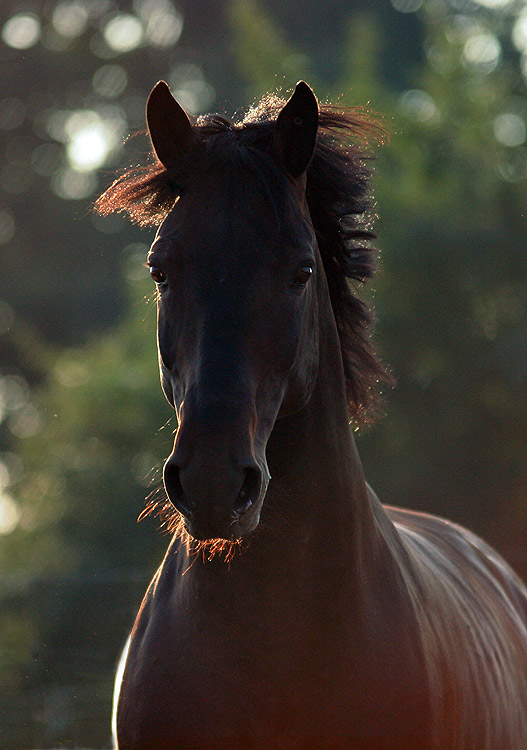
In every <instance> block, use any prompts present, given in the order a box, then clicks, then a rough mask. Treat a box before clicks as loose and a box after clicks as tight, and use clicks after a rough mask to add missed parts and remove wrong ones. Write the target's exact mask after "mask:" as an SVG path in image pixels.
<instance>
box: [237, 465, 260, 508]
mask: <svg viewBox="0 0 527 750" xmlns="http://www.w3.org/2000/svg"><path fill="white" fill-rule="evenodd" d="M244 471H245V479H244V481H243V484H242V486H241V489H240V491H239V493H238V497H237V498H236V501H235V503H234V514H235V515H236V516H241V515H243V513H246V512H247V511H248V510H249V508H250V507H251V505H252V504H253V503H254V502H255V501H256V500H257V499H258V494H259V492H260V471H259V470H258V469H254V468H248V469H244Z"/></svg>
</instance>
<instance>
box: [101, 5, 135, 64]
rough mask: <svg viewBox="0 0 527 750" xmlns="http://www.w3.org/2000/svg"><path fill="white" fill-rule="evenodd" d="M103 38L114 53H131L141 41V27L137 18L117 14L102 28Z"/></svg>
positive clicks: (125, 14) (127, 14) (126, 14)
mask: <svg viewBox="0 0 527 750" xmlns="http://www.w3.org/2000/svg"><path fill="white" fill-rule="evenodd" d="M103 37H104V41H105V42H106V44H107V45H108V46H109V47H110V49H112V50H113V51H114V52H117V53H118V54H122V53H124V52H131V51H132V50H133V49H136V48H137V47H139V45H140V44H141V42H142V41H143V25H142V23H141V21H140V20H139V19H138V18H137V16H133V15H131V14H130V13H118V14H117V15H116V16H114V17H113V18H112V19H111V20H110V21H108V23H107V24H106V26H105V27H104V29H103Z"/></svg>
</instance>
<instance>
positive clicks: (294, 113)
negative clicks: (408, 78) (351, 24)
mask: <svg viewBox="0 0 527 750" xmlns="http://www.w3.org/2000/svg"><path fill="white" fill-rule="evenodd" d="M147 119H148V125H149V132H150V135H151V139H152V143H153V147H154V151H155V154H156V157H157V160H156V162H155V163H154V164H152V165H151V166H150V167H147V168H146V169H144V170H143V171H141V170H140V171H136V172H131V173H128V174H126V175H124V177H122V178H120V179H119V180H117V181H116V182H115V183H114V184H113V185H112V186H111V187H110V188H109V189H108V190H107V191H106V193H105V194H104V195H103V196H101V198H100V199H99V202H98V208H99V210H100V211H101V212H103V213H109V212H111V211H115V210H126V211H128V212H129V213H130V215H131V216H132V219H134V220H136V221H138V222H139V223H143V224H146V223H157V224H160V226H159V229H158V232H157V235H156V239H155V241H154V244H153V245H152V249H151V251H150V253H149V257H148V265H149V267H150V273H151V275H152V278H153V279H154V281H155V282H156V284H157V289H158V344H159V360H160V368H161V379H162V385H163V389H164V391H165V394H166V396H167V398H168V400H169V401H170V403H171V404H172V405H173V407H174V408H175V409H176V411H177V414H178V422H179V426H178V431H177V434H176V438H175V442H174V449H173V451H172V453H171V455H170V457H169V459H168V460H167V462H166V464H165V468H164V486H165V490H166V494H167V499H166V501H165V506H164V510H165V511H167V510H172V512H173V518H172V520H171V521H170V523H171V524H172V528H173V529H174V530H175V532H176V533H175V534H174V539H173V541H172V542H171V544H170V547H169V549H168V552H167V555H166V557H165V559H164V561H163V563H162V565H161V567H160V569H159V570H158V572H157V574H156V575H155V577H154V579H153V581H152V583H151V585H150V587H149V589H148V591H147V593H146V596H145V599H144V601H143V604H142V605H141V609H140V611H139V614H138V616H137V619H136V622H135V625H134V628H133V631H132V634H131V639H130V643H129V647H128V650H127V653H126V654H125V655H124V657H123V670H122V674H120V676H119V680H118V685H117V690H116V717H115V718H116V733H117V742H118V747H119V750H200V749H202V750H220V749H221V750H234V748H236V749H240V750H243V749H245V748H247V749H248V748H254V750H263V748H268V749H273V750H278V749H281V748H283V749H284V750H297V749H298V750H300V749H301V748H302V749H305V750H324V748H326V749H327V750H330V749H331V750H403V749H404V750H431V749H432V748H435V749H436V750H526V748H527V630H526V622H527V594H526V590H525V588H524V587H523V585H522V584H521V582H520V581H519V580H518V579H517V578H516V576H515V575H514V573H513V572H512V571H511V570H510V568H509V567H508V566H507V565H506V564H505V563H504V561H503V560H502V559H501V558H500V557H499V556H498V555H497V554H496V553H495V552H493V551H492V550H491V549H489V547H487V546H486V545H485V544H484V543H483V542H482V541H480V540H479V539H478V538H476V537H475V536H473V535H472V534H470V533H469V532H467V531H465V530H464V529H461V528H460V527H458V526H456V525H454V524H451V523H449V522H447V521H443V520H441V519H438V518H434V517H431V516H428V515H424V514H419V513H411V512H407V511H403V510H397V509H393V508H383V507H382V506H381V505H380V503H379V502H378V500H377V498H376V497H375V495H374V494H373V492H372V491H371V490H370V489H369V488H368V487H367V485H366V483H365V480H364V477H363V473H362V469H361V464H360V461H359V458H358V455H357V453H356V450H355V446H354V441H353V437H352V434H351V432H350V429H349V425H348V415H349V413H350V412H351V415H352V416H353V417H354V418H355V419H360V417H361V415H362V413H363V411H364V410H365V408H366V407H367V406H368V405H369V403H370V401H371V399H372V395H373V390H372V386H373V384H374V383H375V382H376V381H378V380H380V379H382V377H383V370H382V367H381V366H380V364H379V363H378V362H377V360H376V359H375V356H374V354H373V351H372V349H371V345H370V343H369V339H368V327H369V324H370V316H369V313H368V310H367V309H366V307H365V306H364V305H363V304H362V303H361V302H360V301H359V300H358V299H357V298H356V296H355V294H354V287H351V288H350V286H349V285H348V279H351V280H352V282H353V281H355V282H359V281H363V280H364V279H365V278H367V277H368V276H371V274H372V266H373V263H372V251H371V248H370V247H369V244H368V240H369V239H370V238H371V237H372V234H371V232H370V231H369V229H368V226H367V224H366V223H365V220H364V216H365V211H366V208H367V201H366V193H367V178H368V170H367V169H366V167H365V162H364V159H363V156H362V155H361V153H360V151H359V149H358V148H357V147H356V146H353V145H349V143H347V142H346V139H347V140H349V138H348V136H352V137H353V136H354V137H355V140H357V139H358V140H359V141H360V140H361V139H364V137H365V135H366V134H368V133H369V134H370V135H371V134H375V131H376V125H375V123H372V122H371V121H369V122H368V121H367V120H366V119H365V118H361V117H359V116H358V115H357V114H356V113H353V112H352V111H343V110H339V109H332V108H331V107H328V106H324V107H321V108H320V109H319V107H318V104H317V101H316V99H315V97H314V95H313V93H312V91H311V90H310V89H309V87H308V86H307V85H306V84H304V83H300V84H298V86H297V88H296V90H295V93H294V94H293V96H292V97H291V99H290V100H289V102H288V103H287V104H285V105H284V102H282V101H280V100H278V99H277V98H276V97H267V98H265V99H264V100H262V102H261V103H260V104H259V105H258V107H256V108H254V109H253V110H251V111H250V112H249V114H248V115H247V117H246V118H245V119H244V120H243V121H242V122H241V123H238V124H233V123H230V122H228V121H227V120H224V119H222V118H220V117H215V116H210V117H207V118H201V119H200V120H198V122H197V123H196V124H195V125H191V123H190V121H189V119H188V117H187V115H186V114H185V112H184V111H183V110H182V109H181V107H180V106H179V105H178V104H177V103H176V102H175V100H174V99H173V98H172V96H171V94H170V92H169V91H168V88H167V86H166V84H164V83H159V84H158V85H157V86H156V87H155V88H154V89H153V91H152V94H151V96H150V99H149V103H148V107H147ZM351 140H353V138H351ZM271 476H272V480H271V481H270V478H271ZM174 509H175V510H174ZM158 510H159V509H158ZM161 510H163V507H162V508H161ZM216 553H219V554H216ZM222 555H223V556H222ZM224 557H226V558H227V559H224Z"/></svg>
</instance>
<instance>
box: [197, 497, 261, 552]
mask: <svg viewBox="0 0 527 750" xmlns="http://www.w3.org/2000/svg"><path fill="white" fill-rule="evenodd" d="M262 505H263V497H262V498H259V499H258V500H257V502H255V503H254V504H253V505H252V506H251V507H250V508H249V509H248V510H247V511H246V512H245V513H244V514H243V515H239V514H237V513H235V512H234V513H233V517H232V520H230V522H229V523H211V522H210V521H207V520H204V519H200V518H199V517H198V518H192V519H188V518H184V519H183V521H184V528H185V531H186V532H187V534H188V535H189V536H190V537H191V538H192V539H194V540H195V541H197V542H211V541H213V540H220V539H221V540H224V541H227V542H241V541H242V540H244V539H246V538H247V537H248V536H249V535H250V534H252V532H253V531H254V530H255V529H256V528H257V526H258V524H259V522H260V513H261V510H262Z"/></svg>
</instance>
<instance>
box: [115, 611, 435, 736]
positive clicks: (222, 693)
mask: <svg viewBox="0 0 527 750" xmlns="http://www.w3.org/2000/svg"><path fill="white" fill-rule="evenodd" d="M212 625H213V623H210V622H205V621H203V620H197V621H193V619H192V618H186V619H185V620H182V621H181V622H179V623H178V624H177V625H176V627H174V624H172V625H171V626H169V627H167V628H164V629H163V628H159V627H152V628H150V629H148V628H147V629H146V631H145V633H144V635H143V637H142V638H140V639H139V638H138V639H137V642H136V643H135V644H134V643H133V644H132V648H131V651H130V655H129V660H128V667H127V672H126V676H125V680H124V682H123V687H122V692H121V698H120V707H119V720H118V726H119V748H120V750H150V748H151V749H152V750H154V748H155V749H156V750H159V748H160V747H162V748H163V750H176V748H177V750H186V748H189V749H190V748H192V749H193V750H201V748H203V750H204V749H205V748H207V750H215V749H216V748H217V749H218V750H227V749H229V750H232V748H234V747H236V748H240V750H241V749H243V748H247V749H249V748H254V750H260V749H262V750H263V748H266V750H268V748H269V747H272V748H274V749H276V750H279V749H280V748H284V750H286V749H287V750H297V749H298V750H300V749H301V748H305V750H312V748H314V747H317V749H320V750H323V749H324V748H327V750H342V748H343V747H346V748H348V747H349V748H350V749H351V748H353V750H355V749H356V750H370V748H371V749H372V750H373V748H375V750H381V748H382V750H384V746H383V745H380V744H379V735H381V736H382V735H385V736H390V737H391V740H390V745H389V747H390V750H396V749H397V750H398V749H399V748H405V750H410V748H411V750H414V748H419V750H424V748H425V747H426V746H425V745H424V744H423V743H422V736H421V739H420V743H421V744H418V745H413V744H410V743H408V742H406V740H404V739H403V740H401V743H398V740H397V739H396V735H397V734H399V730H400V726H395V725H394V726H393V728H392V730H390V729H388V730H387V729H386V723H387V722H388V723H389V721H390V719H389V715H390V714H392V715H393V716H394V717H396V718H395V721H396V724H400V717H401V710H402V709H401V707H400V706H394V696H393V690H392V694H391V695H388V691H390V690H391V689H392V688H391V687H390V686H389V684H387V683H386V680H385V678H384V677H383V679H382V680H380V679H379V680H376V679H375V676H374V674H373V673H372V672H368V670H367V669H366V670H365V667H364V665H365V664H368V662H369V659H368V654H367V651H366V648H365V645H364V648H363V647H362V646H359V648H358V650H359V651H360V656H359V655H358V651H357V647H356V646H355V647H353V646H352V645H351V644H350V643H347V642H346V640H344V639H343V638H337V639H336V638H335V633H332V632H331V630H328V633H327V634H324V635H323V634H320V633H319V634H318V639H315V638H314V637H313V634H312V633H310V632H309V631H308V630H306V629H305V628H303V626H302V623H296V627H292V626H291V623H290V624H289V625H288V626H285V627H284V625H283V624H282V625H281V626H280V627H277V628H274V629H268V628H267V627H266V626H263V625H262V624H261V623H260V624H253V625H252V628H251V627H249V628H248V629H247V630H245V631H244V632H242V631H241V630H240V629H239V627H238V625H237V624H236V617H235V615H234V614H233V617H232V620H231V622H224V623H217V622H216V624H215V626H214V627H213V626H212ZM348 640H349V639H348ZM389 682H390V681H389V680H388V683H389ZM392 687H393V686H392ZM410 699H411V696H410V695H407V696H405V698H404V701H406V702H408V700H410ZM387 711H388V714H387ZM411 714H412V716H411V717H410V718H409V720H411V721H413V726H414V728H415V724H416V721H417V723H418V721H419V720H418V719H417V720H416V718H415V705H414V707H413V709H412V711H411ZM403 733H404V732H402V733H401V734H403ZM352 737H353V738H355V739H354V741H353V744H350V738H352ZM386 750H388V747H387V748H386Z"/></svg>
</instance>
